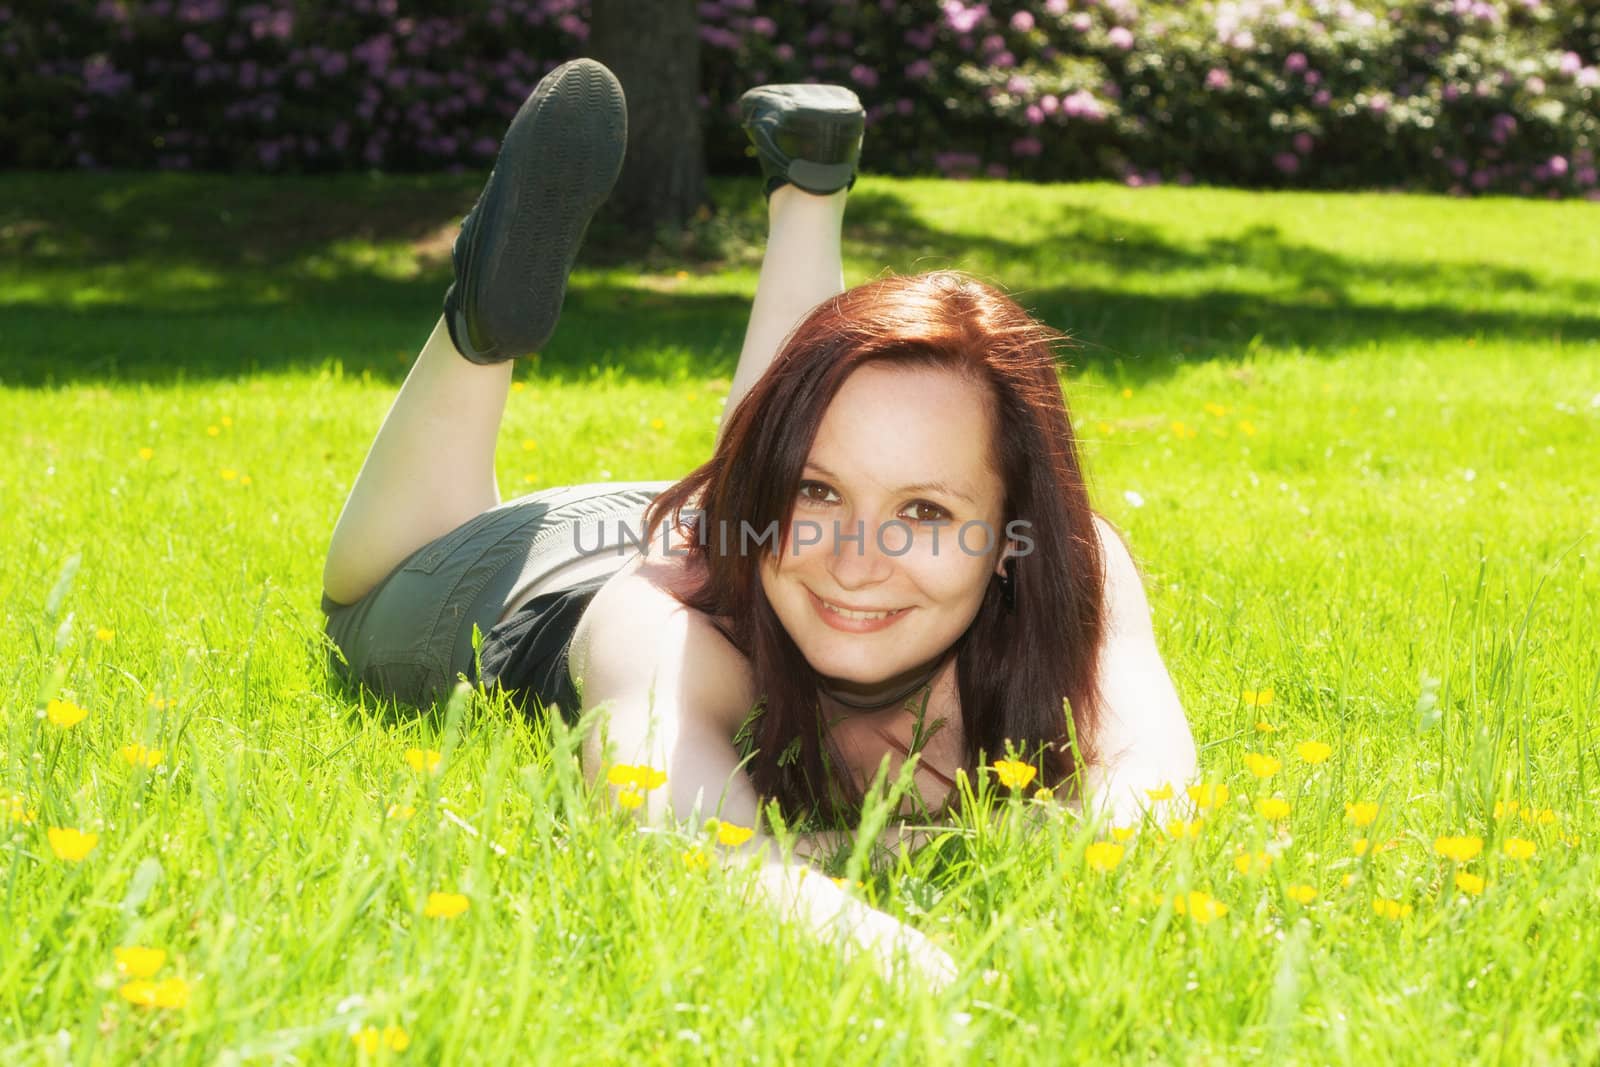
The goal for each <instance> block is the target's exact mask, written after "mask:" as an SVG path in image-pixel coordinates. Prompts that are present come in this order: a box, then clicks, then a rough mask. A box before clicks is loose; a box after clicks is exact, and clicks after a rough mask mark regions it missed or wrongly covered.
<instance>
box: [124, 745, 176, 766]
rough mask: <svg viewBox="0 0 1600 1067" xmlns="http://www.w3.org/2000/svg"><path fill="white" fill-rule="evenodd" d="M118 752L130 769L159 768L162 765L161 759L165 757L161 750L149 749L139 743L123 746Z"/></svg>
mask: <svg viewBox="0 0 1600 1067" xmlns="http://www.w3.org/2000/svg"><path fill="white" fill-rule="evenodd" d="M117 752H118V753H119V754H120V755H121V756H122V758H123V759H124V760H125V761H127V764H128V766H130V767H152V768H153V767H157V766H159V765H160V764H161V757H162V756H163V755H165V753H163V752H162V751H161V750H160V749H159V748H148V747H146V746H145V745H142V744H139V743H138V742H135V743H134V744H131V745H123V746H122V747H121V748H119V749H117Z"/></svg>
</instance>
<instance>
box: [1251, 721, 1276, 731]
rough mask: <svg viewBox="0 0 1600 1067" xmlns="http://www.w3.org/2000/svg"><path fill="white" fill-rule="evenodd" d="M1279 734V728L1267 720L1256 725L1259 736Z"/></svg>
mask: <svg viewBox="0 0 1600 1067" xmlns="http://www.w3.org/2000/svg"><path fill="white" fill-rule="evenodd" d="M1277 732H1278V728H1277V727H1276V726H1274V725H1272V723H1270V722H1268V721H1267V720H1265V719H1262V720H1260V721H1259V722H1257V723H1256V733H1258V734H1275V733H1277Z"/></svg>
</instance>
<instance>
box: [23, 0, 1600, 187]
mask: <svg viewBox="0 0 1600 1067" xmlns="http://www.w3.org/2000/svg"><path fill="white" fill-rule="evenodd" d="M17 2H18V0H0V59H3V60H4V62H3V63H0V98H3V99H5V100H6V101H7V102H8V105H10V106H8V107H7V108H6V109H5V112H4V113H3V114H0V164H5V165H12V166H16V165H21V166H28V167H72V166H117V167H151V166H155V167H177V168H204V169H249V170H269V171H272V170H294V171H314V170H326V169H341V168H382V169H387V170H431V169H441V168H460V167H475V168H482V167H485V166H486V165H487V164H488V163H489V162H490V161H491V160H492V158H493V155H494V151H495V147H496V144H497V139H498V137H499V135H500V133H501V132H502V130H503V129H504V126H505V122H506V120H507V118H508V117H509V116H510V115H511V114H513V113H514V112H515V110H516V107H517V106H518V104H519V103H520V102H521V99H522V97H523V96H524V95H525V94H526V92H527V91H528V89H529V88H530V87H531V86H532V85H533V83H534V82H535V81H536V80H537V79H538V78H539V77H540V76H541V75H542V74H543V73H544V72H545V71H546V70H548V69H550V67H552V66H554V65H555V64H556V63H558V62H560V61H562V60H564V59H566V58H569V57H571V56H573V55H578V54H581V53H582V51H583V48H584V40H585V38H586V36H587V27H586V18H587V13H588V3H587V0H451V2H447V0H346V2H344V3H340V4H326V3H312V2H311V0H256V2H253V3H239V2H235V0H56V2H54V3H51V4H48V5H45V4H43V3H42V2H36V3H35V4H34V7H35V8H36V10H35V11H33V12H31V13H30V14H29V15H28V16H27V17H26V18H24V17H21V16H19V15H18V14H17V12H16V11H15V10H13V9H12V8H11V7H7V6H5V5H7V4H8V3H10V4H15V3H17ZM697 11H698V16H699V19H700V26H701V30H700V34H701V42H702V65H703V76H702V88H703V95H702V105H703V107H704V108H705V115H706V120H707V123H706V126H707V128H706V135H707V136H706V143H707V146H708V151H709V153H710V159H711V164H712V168H713V170H714V171H724V172H729V171H733V172H739V171H743V170H745V169H747V168H748V163H747V161H745V159H744V139H743V136H742V134H741V133H740V131H739V130H738V126H737V111H736V106H737V105H736V102H737V99H738V96H739V94H740V93H741V92H743V91H744V89H746V88H748V87H749V86H751V85H755V84H759V83H761V82H767V81H830V82H839V83H842V84H845V85H848V86H850V87H852V88H854V89H855V90H856V91H857V92H858V93H859V94H860V95H861V97H862V100H863V101H864V102H865V103H866V104H867V107H868V124H869V133H868V137H867V148H866V159H865V166H866V168H867V169H868V170H869V171H878V172H888V173H899V174H910V173H936V174H944V175H949V176H965V175H990V176H996V177H1007V176H1014V177H1022V178H1029V179H1037V180H1054V179H1085V178H1105V177H1111V178H1116V179H1119V180H1122V181H1125V182H1127V183H1129V184H1132V185H1140V184H1151V183H1156V182H1164V181H1175V182H1191V181H1203V182H1207V183H1214V184H1234V185H1251V186H1272V187H1306V188H1329V187H1372V186H1380V187H1415V188H1431V189H1439V190H1449V191H1453V192H1457V193H1461V194H1471V193H1478V192H1501V193H1505V192H1509V193H1517V194H1523V195H1540V196H1588V197H1590V198H1595V199H1600V191H1597V190H1600V179H1597V175H1596V152H1597V149H1600V5H1597V4H1595V3H1594V2H1593V0H1396V2H1394V3H1376V2H1372V0H1208V2H1198V3H1171V2H1167V3H1150V2H1146V3H1140V2H1139V0H988V2H970V0H915V2H913V0H874V2H856V0H784V2H770V0H699V3H698V4H697Z"/></svg>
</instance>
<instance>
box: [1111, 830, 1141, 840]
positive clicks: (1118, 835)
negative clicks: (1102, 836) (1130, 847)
mask: <svg viewBox="0 0 1600 1067" xmlns="http://www.w3.org/2000/svg"><path fill="white" fill-rule="evenodd" d="M1135 830H1136V828H1135V827H1132V826H1113V827H1112V828H1111V839H1112V840H1113V841H1126V840H1128V839H1129V838H1131V837H1132V836H1133V835H1134V832H1135Z"/></svg>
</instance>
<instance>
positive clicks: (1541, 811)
mask: <svg viewBox="0 0 1600 1067" xmlns="http://www.w3.org/2000/svg"><path fill="white" fill-rule="evenodd" d="M1556 818H1557V816H1556V813H1555V812H1554V811H1552V810H1551V809H1549V808H1524V809H1523V810H1522V821H1523V822H1526V823H1538V824H1539V825H1540V826H1549V825H1550V824H1551V823H1553V822H1555V821H1556Z"/></svg>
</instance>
